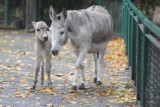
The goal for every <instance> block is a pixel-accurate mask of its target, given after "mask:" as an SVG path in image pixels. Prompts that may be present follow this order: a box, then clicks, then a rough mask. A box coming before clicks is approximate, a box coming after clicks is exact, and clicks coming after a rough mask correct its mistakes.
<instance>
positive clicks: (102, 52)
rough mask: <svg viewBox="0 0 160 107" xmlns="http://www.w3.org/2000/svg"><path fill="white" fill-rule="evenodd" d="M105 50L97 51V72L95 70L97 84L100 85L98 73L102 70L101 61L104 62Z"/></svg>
mask: <svg viewBox="0 0 160 107" xmlns="http://www.w3.org/2000/svg"><path fill="white" fill-rule="evenodd" d="M104 55H105V50H104V51H101V52H99V57H98V72H97V85H102V82H101V77H100V73H102V71H103V62H104Z"/></svg>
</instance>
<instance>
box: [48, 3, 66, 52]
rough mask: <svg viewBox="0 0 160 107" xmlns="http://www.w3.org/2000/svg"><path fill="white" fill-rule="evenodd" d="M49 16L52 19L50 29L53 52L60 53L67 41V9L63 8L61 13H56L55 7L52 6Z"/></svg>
mask: <svg viewBox="0 0 160 107" xmlns="http://www.w3.org/2000/svg"><path fill="white" fill-rule="evenodd" d="M49 17H50V19H51V20H52V23H51V26H50V30H51V32H52V34H51V37H52V42H51V43H52V48H51V51H52V54H53V55H58V53H59V51H60V47H61V46H62V45H64V44H66V43H67V39H68V37H67V31H66V18H67V11H66V10H65V9H63V11H62V12H61V13H60V14H56V12H55V11H54V9H53V7H52V6H50V9H49Z"/></svg>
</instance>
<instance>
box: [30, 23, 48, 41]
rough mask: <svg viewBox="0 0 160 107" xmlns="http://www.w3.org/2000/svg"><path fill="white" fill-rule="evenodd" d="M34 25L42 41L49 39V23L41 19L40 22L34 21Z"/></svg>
mask: <svg viewBox="0 0 160 107" xmlns="http://www.w3.org/2000/svg"><path fill="white" fill-rule="evenodd" d="M32 25H33V27H34V29H35V34H36V37H37V38H38V39H39V40H41V41H47V40H48V34H47V31H49V28H48V26H47V24H46V23H45V22H43V21H39V22H32Z"/></svg>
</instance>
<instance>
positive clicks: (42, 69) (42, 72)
mask: <svg viewBox="0 0 160 107" xmlns="http://www.w3.org/2000/svg"><path fill="white" fill-rule="evenodd" d="M43 83H44V63H43V62H42V64H41V85H42V86H43Z"/></svg>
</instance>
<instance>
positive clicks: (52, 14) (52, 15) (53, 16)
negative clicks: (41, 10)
mask: <svg viewBox="0 0 160 107" xmlns="http://www.w3.org/2000/svg"><path fill="white" fill-rule="evenodd" d="M49 17H50V19H51V20H52V21H54V20H55V19H56V12H55V11H54V9H53V6H52V5H51V6H50V8H49Z"/></svg>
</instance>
